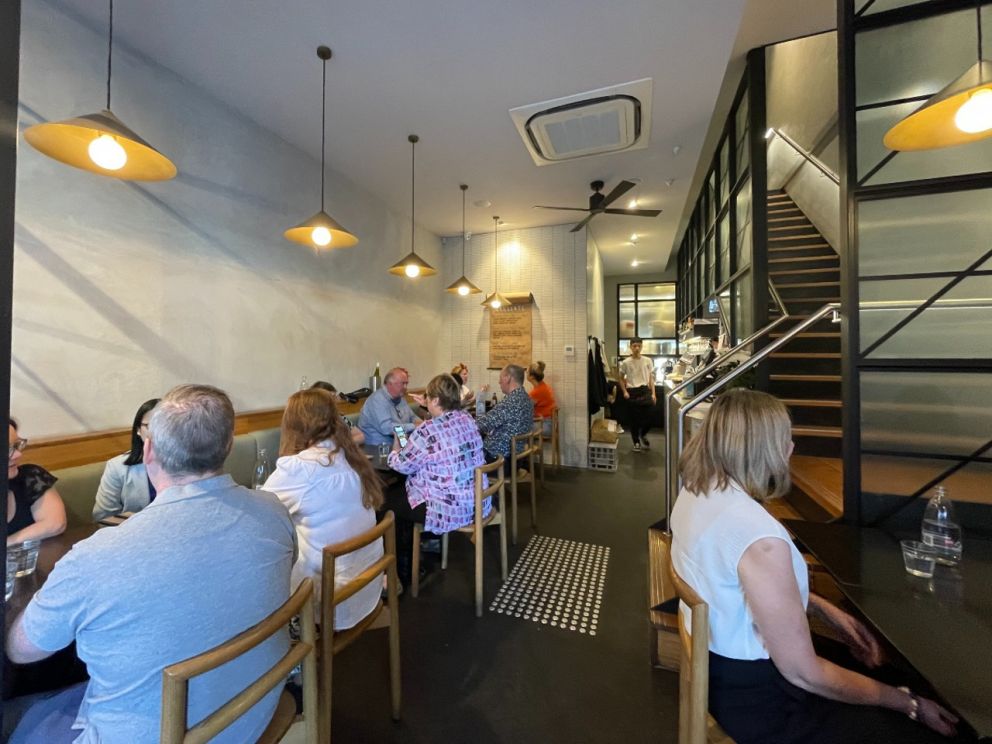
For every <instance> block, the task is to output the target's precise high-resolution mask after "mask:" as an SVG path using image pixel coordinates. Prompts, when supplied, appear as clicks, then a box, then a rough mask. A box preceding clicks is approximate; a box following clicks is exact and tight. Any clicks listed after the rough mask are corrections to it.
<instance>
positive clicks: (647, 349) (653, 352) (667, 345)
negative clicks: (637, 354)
mask: <svg viewBox="0 0 992 744" xmlns="http://www.w3.org/2000/svg"><path fill="white" fill-rule="evenodd" d="M675 352H676V343H675V341H645V342H644V348H643V350H642V353H643V354H646V355H647V356H659V355H662V354H664V355H668V356H671V355H674V354H675Z"/></svg>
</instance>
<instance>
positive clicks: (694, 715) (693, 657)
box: [666, 536, 733, 744]
mask: <svg viewBox="0 0 992 744" xmlns="http://www.w3.org/2000/svg"><path fill="white" fill-rule="evenodd" d="M666 541H667V543H668V551H667V557H668V566H667V568H668V575H669V577H670V578H671V581H672V583H673V584H674V586H675V591H676V593H677V594H678V597H679V601H680V603H682V604H684V605H686V606H687V607H688V608H689V618H690V620H689V622H690V625H691V626H692V632H691V634H690V632H689V631H687V630H686V629H685V623H683V622H682V618H681V617H680V618H679V638H680V640H681V645H682V660H681V663H680V665H679V744H733V739H731V738H730V737H729V736H727V734H726V733H725V732H724V731H723V729H722V728H720V725H719V724H718V723H717V722H716V721H715V720H714V719H713V718H712V716H710V714H709V683H710V625H709V606H708V605H707V604H706V602H704V601H703V599H702V597H700V596H699V594H698V593H697V592H696V590H695V589H693V588H692V587H691V586H689V585H688V584H686V583H685V581H683V580H682V578H681V577H680V576H679V575H678V574H677V573H676V572H675V565H674V563H673V562H672V558H671V538H670V537H669V536H666Z"/></svg>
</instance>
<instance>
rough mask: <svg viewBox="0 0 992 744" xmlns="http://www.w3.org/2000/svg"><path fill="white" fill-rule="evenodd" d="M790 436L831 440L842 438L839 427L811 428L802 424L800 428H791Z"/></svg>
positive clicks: (794, 426)
mask: <svg viewBox="0 0 992 744" xmlns="http://www.w3.org/2000/svg"><path fill="white" fill-rule="evenodd" d="M792 435H793V436H800V437H829V438H831V439H840V438H841V437H842V436H843V432H842V431H841V428H840V427H839V426H812V425H808V424H802V425H800V426H796V425H793V426H792Z"/></svg>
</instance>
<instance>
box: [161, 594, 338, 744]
mask: <svg viewBox="0 0 992 744" xmlns="http://www.w3.org/2000/svg"><path fill="white" fill-rule="evenodd" d="M296 616H299V618H300V631H301V633H300V635H301V637H300V640H299V641H297V642H296V643H293V644H290V647H289V650H288V651H287V652H286V653H285V654H284V655H283V657H282V658H281V659H280V660H279V661H278V662H276V664H275V665H274V666H273V667H272V668H271V669H269V670H268V671H267V672H265V674H263V675H262V676H261V677H259V678H258V679H255V680H251V681H250V684H248V686H247V687H245V688H244V689H243V690H242V691H241V692H239V693H238V694H236V695H235V696H234V697H232V698H231V699H230V700H228V701H227V702H226V703H224V704H223V705H221V706H220V707H219V708H218V709H217V710H215V711H214V712H213V713H211V714H210V715H209V716H207V717H206V718H204V719H203V720H202V721H200V722H199V723H197V724H196V725H195V726H193V727H192V728H187V721H186V719H187V709H188V705H189V682H190V680H191V679H193V678H194V677H199V676H200V675H201V674H206V673H207V672H209V671H211V670H213V669H216V668H217V667H220V666H223V665H224V664H227V663H228V662H229V661H231V660H232V659H235V658H237V657H238V656H241V655H242V654H245V653H247V652H249V651H251V650H252V649H253V648H255V647H257V646H258V645H260V644H261V643H263V642H264V641H266V640H268V639H269V638H271V637H272V636H274V635H276V634H277V633H286V632H287V629H288V627H289V621H290V620H291V619H292V618H293V617H296ZM316 648H317V642H316V629H315V627H314V607H313V580H312V579H304V580H303V581H302V582H301V583H300V585H299V587H298V588H297V589H296V591H295V592H293V596H291V597H290V598H289V599H288V600H287V601H286V602H285V603H284V604H283V605H282V607H280V608H279V609H278V610H276V611H275V612H273V613H272V614H271V615H269V616H268V617H266V618H265V619H264V620H262V621H261V622H259V623H257V624H256V625H254V626H252V627H251V628H249V629H248V630H246V631H244V632H243V633H240V634H238V635H236V636H235V637H234V638H232V639H231V640H229V641H227V642H226V643H222V644H221V645H219V646H216V647H215V648H212V649H210V650H209V651H205V652H204V653H202V654H199V655H197V656H194V657H193V658H191V659H187V660H186V661H180V662H179V663H177V664H172V665H170V666H167V667H166V668H165V669H163V670H162V723H161V729H160V734H161V738H160V740H161V742H162V743H163V744H199V743H200V742H206V741H209V740H210V739H212V738H213V737H215V736H216V735H217V734H219V733H220V732H221V731H223V730H224V729H226V728H227V727H228V726H230V725H231V724H233V723H234V722H235V721H236V720H238V719H239V718H240V717H241V716H242V715H244V713H245V712H247V710H248V709H249V708H250V707H251V706H253V705H254V704H255V703H257V702H258V701H259V700H261V699H262V698H263V697H265V695H266V694H267V693H268V692H269V691H271V690H272V689H274V688H276V687H278V686H280V685H284V684H285V682H286V679H287V678H288V677H289V674H290V672H291V671H292V670H293V668H294V667H295V666H296V665H297V664H300V663H301V662H302V664H303V722H304V731H305V733H304V741H305V742H307V744H317V741H318V723H319V722H318V715H317V659H316ZM295 718H296V701H295V699H294V698H293V696H292V695H291V694H290V693H288V692H286V691H285V690H284V691H283V693H282V695H281V696H280V697H279V703H278V705H277V706H276V711H275V714H274V715H273V716H272V720H271V721H270V722H269V725H268V727H267V728H266V729H265V731H264V732H263V734H262V737H261V738H260V739H259V742H260V744H262V743H264V744H274V742H278V741H279V740H281V739H282V737H283V736H284V735H285V734H286V732H287V731H288V730H289V727H290V726H292V724H293V722H294V720H295Z"/></svg>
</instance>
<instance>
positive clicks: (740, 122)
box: [734, 93, 750, 178]
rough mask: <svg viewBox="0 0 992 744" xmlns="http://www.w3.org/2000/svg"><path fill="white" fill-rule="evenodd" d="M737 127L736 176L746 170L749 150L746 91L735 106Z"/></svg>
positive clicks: (738, 176)
mask: <svg viewBox="0 0 992 744" xmlns="http://www.w3.org/2000/svg"><path fill="white" fill-rule="evenodd" d="M734 126H735V127H736V128H737V150H736V152H737V174H736V176H737V178H740V177H741V175H743V173H744V171H746V170H747V166H748V163H749V162H750V160H749V154H750V150H749V149H748V136H747V135H748V97H747V93H745V94H744V97H743V98H742V99H741V103H740V106H738V107H737V120H736V123H735V125H734Z"/></svg>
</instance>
